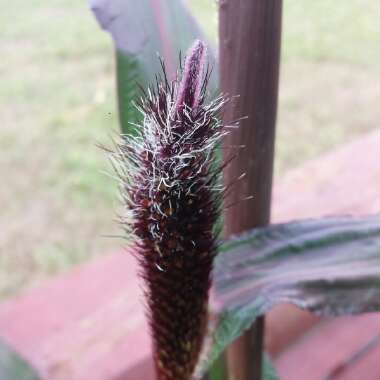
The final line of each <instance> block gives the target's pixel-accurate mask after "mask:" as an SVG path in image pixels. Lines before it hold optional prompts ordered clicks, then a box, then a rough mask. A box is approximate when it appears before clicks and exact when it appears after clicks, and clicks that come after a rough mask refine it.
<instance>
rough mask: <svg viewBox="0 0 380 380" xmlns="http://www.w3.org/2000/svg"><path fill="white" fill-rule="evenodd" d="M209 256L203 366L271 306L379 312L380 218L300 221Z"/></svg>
mask: <svg viewBox="0 0 380 380" xmlns="http://www.w3.org/2000/svg"><path fill="white" fill-rule="evenodd" d="M220 251H221V253H220V254H219V255H218V257H217V258H216V262H215V269H214V284H213V305H212V306H213V313H214V315H216V316H217V323H216V326H215V327H214V333H213V343H212V346H211V350H210V351H209V353H208V359H207V360H206V366H208V365H209V363H210V362H212V361H213V360H215V359H216V358H217V357H218V355H219V354H220V353H221V352H222V351H223V350H224V348H225V347H226V346H227V345H228V344H229V343H231V342H232V341H233V340H234V339H235V338H237V337H238V336H240V335H241V334H242V333H243V332H244V331H245V330H246V329H248V328H249V326H250V325H251V324H252V322H253V321H254V320H255V319H256V318H257V317H258V316H260V315H262V314H264V313H265V312H266V311H267V310H269V309H270V308H271V307H272V306H274V305H276V304H278V303H283V302H290V303H293V304H295V305H297V306H299V307H301V308H304V309H308V310H310V311H312V312H314V313H317V314H319V315H334V316H336V315H343V314H357V313H361V312H368V311H378V310H380V216H379V215H373V216H367V217H357V218H353V217H337V218H326V219H320V220H306V221H299V222H293V223H287V224H281V225H272V226H269V227H266V228H260V229H256V230H253V231H250V232H247V233H245V234H242V235H240V236H239V237H235V238H232V239H231V240H230V241H228V242H226V243H225V244H224V245H223V246H222V247H221V249H220Z"/></svg>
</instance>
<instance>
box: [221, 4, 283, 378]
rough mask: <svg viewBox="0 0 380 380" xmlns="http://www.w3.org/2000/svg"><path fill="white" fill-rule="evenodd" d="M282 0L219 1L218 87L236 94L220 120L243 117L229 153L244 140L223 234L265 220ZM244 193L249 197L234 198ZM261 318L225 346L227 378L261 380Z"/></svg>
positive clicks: (232, 170)
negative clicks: (248, 198) (240, 177)
mask: <svg viewBox="0 0 380 380" xmlns="http://www.w3.org/2000/svg"><path fill="white" fill-rule="evenodd" d="M281 17H282V0H220V1H219V36H220V52H219V56H220V79H221V91H222V92H223V93H225V94H228V95H229V96H234V95H238V96H239V98H237V99H236V101H233V102H231V103H230V104H229V106H228V107H227V109H226V112H225V115H224V120H225V122H227V123H228V122H231V121H232V120H235V119H238V118H240V117H245V116H246V117H247V119H244V120H242V121H241V123H240V128H239V129H238V130H236V131H234V132H232V133H231V134H230V135H229V136H227V137H226V138H225V141H224V148H225V149H224V153H225V155H226V157H229V156H230V155H231V154H232V151H231V150H233V152H236V148H234V147H236V146H238V145H245V148H244V149H242V150H241V151H240V152H239V153H240V154H239V156H238V158H237V159H235V160H234V161H233V162H232V163H231V164H230V165H229V166H228V167H227V168H226V170H225V173H224V176H225V183H229V182H231V181H233V180H234V179H235V178H236V177H237V176H238V175H239V174H241V173H243V172H245V173H246V177H245V179H244V180H243V181H242V182H241V183H240V184H239V185H237V186H236V187H235V189H234V191H233V192H232V193H231V195H230V196H229V198H228V200H227V201H226V204H235V203H236V204H235V206H233V207H231V208H229V209H227V210H226V213H225V231H224V233H225V236H229V235H231V234H234V233H238V232H241V231H243V230H246V229H249V228H252V227H257V226H262V225H265V224H268V223H269V218H270V203H271V187H272V173H273V156H274V140H275V123H276V110H277V95H278V79H279V60H280V45H281V42H280V41H281ZM247 195H253V199H251V200H247V201H243V202H239V200H240V199H241V198H242V197H244V196H247ZM263 335H264V318H261V319H259V320H257V322H256V323H255V324H254V326H253V327H252V328H251V329H250V330H249V331H248V332H247V333H246V334H245V335H243V336H242V337H241V338H239V339H237V340H236V341H235V342H234V343H233V344H232V345H231V346H230V348H229V349H228V350H227V363H228V368H229V369H228V372H229V374H230V377H229V378H230V379H233V380H260V379H261V360H262V348H263Z"/></svg>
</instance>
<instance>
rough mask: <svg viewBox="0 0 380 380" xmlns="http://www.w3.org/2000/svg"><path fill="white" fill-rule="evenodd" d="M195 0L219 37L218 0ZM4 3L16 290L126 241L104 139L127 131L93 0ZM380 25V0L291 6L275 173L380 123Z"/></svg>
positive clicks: (6, 156) (11, 284) (9, 228)
mask: <svg viewBox="0 0 380 380" xmlns="http://www.w3.org/2000/svg"><path fill="white" fill-rule="evenodd" d="M189 1H190V5H191V7H192V8H193V10H194V12H195V13H196V15H197V17H198V18H199V20H200V22H201V23H203V24H204V25H205V27H206V30H207V33H208V34H209V36H210V37H211V38H214V39H215V38H216V30H217V18H216V9H215V5H214V1H213V0H189ZM0 5H2V9H3V10H6V11H4V12H1V13H0V34H1V37H2V38H1V39H0V48H1V51H2V59H1V60H0V79H1V86H0V104H1V115H0V118H1V123H0V136H1V137H0V147H1V154H0V170H1V172H2V175H3V183H2V186H1V187H0V203H1V205H2V212H1V214H0V229H1V233H0V297H5V296H8V295H11V294H14V292H15V291H17V290H19V289H21V288H23V287H25V286H29V285H31V284H35V283H37V282H39V281H41V280H42V279H43V278H45V277H46V276H47V275H51V274H53V273H56V272H58V271H62V270H64V269H66V268H69V267H70V266H72V265H74V264H76V263H78V262H81V261H83V260H86V259H88V258H90V257H91V256H94V255H98V254H103V253H106V252H110V251H112V250H114V249H117V248H118V247H119V246H120V245H121V242H120V241H119V240H117V239H110V238H106V237H104V236H103V235H112V234H117V233H118V228H117V226H116V224H115V223H114V219H115V214H116V211H117V208H118V202H117V197H116V186H115V183H114V182H113V181H112V180H110V179H109V178H108V177H107V176H106V175H105V174H103V172H104V171H108V170H109V169H108V165H107V162H106V159H105V157H104V154H103V153H102V152H101V151H100V150H99V149H98V148H96V146H95V145H96V143H107V142H109V136H110V135H112V133H113V132H114V131H116V130H117V129H118V125H117V115H116V109H115V93H114V60H113V50H112V46H111V41H110V38H109V36H108V35H107V34H106V33H104V32H103V31H101V30H100V28H99V27H98V25H97V23H96V21H95V19H94V18H93V16H92V14H91V12H90V11H89V10H88V8H87V5H86V2H85V1H77V0H75V1H74V0H53V1H50V2H49V1H46V0H44V1H43V0H34V1H33V2H25V1H23V0H12V1H11V2H9V1H5V0H0ZM379 20H380V7H379V6H378V5H377V4H376V1H373V0H346V1H344V2H339V3H338V2H336V1H335V0H318V1H314V0H304V1H302V2H300V1H297V0H285V1H284V38H283V54H282V57H283V64H282V69H281V70H282V71H281V90H280V108H279V119H278V138H277V147H276V149H277V152H276V175H282V174H283V173H284V172H286V171H287V170H289V169H290V168H292V167H294V166H296V165H299V164H300V163H301V162H302V161H304V160H307V159H310V158H313V157H316V156H317V155H319V154H321V153H322V152H323V151H326V150H328V149H332V148H333V147H334V146H336V145H338V144H341V143H343V142H345V141H348V140H350V139H352V138H354V137H355V136H357V135H359V134H362V133H365V132H366V131H368V130H371V129H374V128H376V127H377V126H378V125H379V122H378V120H379V119H380V109H379V99H380V63H379V62H380V48H379V46H380V23H379ZM247 49H249V46H248V47H247Z"/></svg>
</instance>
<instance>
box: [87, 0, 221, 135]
mask: <svg viewBox="0 0 380 380" xmlns="http://www.w3.org/2000/svg"><path fill="white" fill-rule="evenodd" d="M88 1H89V4H90V7H91V9H92V11H93V12H94V14H95V17H96V18H97V20H98V22H99V24H100V25H101V27H102V28H103V29H105V30H107V31H108V32H109V33H111V35H112V38H113V41H114V44H115V48H116V60H117V62H116V64H117V87H118V97H119V116H120V123H121V127H122V131H123V132H124V133H130V132H132V131H133V126H132V125H131V124H130V123H131V122H132V123H138V122H139V120H140V118H141V116H140V115H139V114H138V112H137V111H136V109H135V108H134V107H133V104H132V101H135V100H137V99H138V96H139V94H140V90H139V88H138V84H139V85H140V86H141V87H142V88H147V85H148V84H150V83H153V82H154V81H155V76H156V75H157V74H158V73H160V72H161V66H160V61H159V58H158V57H159V56H161V57H163V58H164V61H165V66H166V70H167V72H168V75H169V78H174V75H175V73H176V69H177V66H178V64H179V54H180V52H182V53H183V52H185V51H186V50H187V48H188V47H189V46H190V45H191V44H192V42H193V41H194V40H195V39H196V38H200V39H203V40H205V38H204V34H203V32H202V31H201V29H200V27H199V26H198V24H197V23H196V21H195V20H194V18H193V17H192V16H191V14H190V12H189V10H188V9H187V8H186V7H185V5H184V4H183V1H180V0H176V1H167V0H138V1H136V0H88ZM209 51H210V53H209V61H210V62H211V64H212V65H214V67H215V59H214V55H213V54H212V49H209ZM216 71H217V70H216V67H215V69H214V73H213V75H212V78H211V87H210V88H211V89H212V90H213V91H214V90H216V88H217V73H216Z"/></svg>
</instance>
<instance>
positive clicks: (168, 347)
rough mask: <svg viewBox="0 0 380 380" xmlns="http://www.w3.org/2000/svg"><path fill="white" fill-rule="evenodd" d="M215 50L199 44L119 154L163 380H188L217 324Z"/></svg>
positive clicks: (157, 92) (148, 104) (126, 221)
mask: <svg viewBox="0 0 380 380" xmlns="http://www.w3.org/2000/svg"><path fill="white" fill-rule="evenodd" d="M205 60H206V47H205V45H204V44H203V43H202V42H201V41H196V42H195V43H194V45H193V47H192V48H191V49H190V50H189V52H188V54H187V56H186V59H185V63H184V67H183V68H181V69H180V71H179V73H178V77H177V79H176V80H174V81H171V82H169V80H168V79H167V76H166V74H165V69H164V65H163V75H162V76H158V77H157V81H156V84H155V85H154V86H153V87H151V88H149V89H148V90H147V91H146V92H144V93H143V95H142V97H141V100H140V102H139V103H138V104H137V105H136V107H137V108H138V109H139V110H140V111H141V112H142V115H143V122H142V123H141V125H139V126H137V130H138V133H137V135H135V136H132V135H131V136H130V135H122V137H121V142H120V143H119V144H117V149H116V150H115V152H113V154H112V160H113V162H114V166H115V169H116V170H117V173H118V175H119V177H120V179H121V195H122V198H123V201H124V204H125V207H126V210H127V211H129V215H127V216H126V217H124V218H123V220H122V223H123V226H124V227H125V229H126V230H128V231H129V232H130V233H131V234H132V236H133V237H135V241H136V247H137V248H136V250H137V253H136V255H137V257H138V260H139V262H140V268H141V276H142V277H143V279H144V282H145V293H146V297H147V309H148V316H149V322H150V328H151V335H152V339H153V355H154V361H155V367H156V374H157V378H158V379H159V380H174V379H175V380H188V379H190V378H191V376H192V373H193V371H194V368H195V365H196V362H197V360H198V357H199V353H200V350H201V347H202V342H203V338H204V335H205V330H206V326H207V304H208V291H209V288H210V276H211V270H212V262H213V258H214V257H215V255H216V237H217V232H216V229H215V224H216V222H217V220H218V218H219V215H220V211H221V203H222V197H223V187H222V185H221V181H220V175H221V169H220V166H218V164H217V161H218V160H217V159H216V149H217V146H218V144H219V142H220V140H221V137H222V136H223V135H224V134H225V130H224V127H223V125H222V123H221V122H220V119H219V117H218V114H219V111H220V110H221V108H222V106H223V104H224V103H225V99H224V98H223V97H218V98H216V99H215V100H213V101H211V102H209V103H206V101H205V97H206V87H207V82H208V79H209V70H205Z"/></svg>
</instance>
